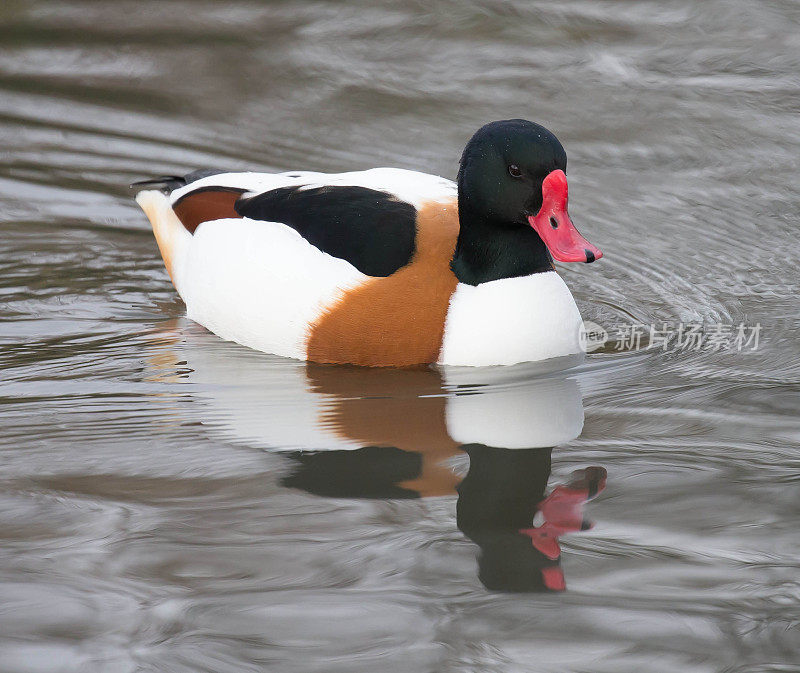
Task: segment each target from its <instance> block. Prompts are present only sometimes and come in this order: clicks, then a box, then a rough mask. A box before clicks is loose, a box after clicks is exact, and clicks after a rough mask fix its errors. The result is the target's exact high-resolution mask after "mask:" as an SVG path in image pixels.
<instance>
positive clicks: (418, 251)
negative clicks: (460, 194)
mask: <svg viewBox="0 0 800 673" xmlns="http://www.w3.org/2000/svg"><path fill="white" fill-rule="evenodd" d="M187 177H188V178H191V177H192V176H187ZM181 180H182V179H180V178H177V179H174V181H172V182H170V181H167V184H168V186H169V187H171V188H172V189H171V191H169V193H168V194H166V195H165V194H164V193H162V192H161V191H154V190H148V191H143V192H141V193H140V194H139V195H138V197H137V201H138V202H139V204H140V205H141V206H142V208H143V209H144V211H145V213H146V214H147V215H148V217H149V219H150V221H151V223H152V225H153V228H154V231H155V234H156V239H157V240H158V244H159V248H160V249H161V253H162V256H163V257H164V262H165V264H166V266H167V270H168V271H169V273H170V276H171V277H172V280H173V283H174V284H175V287H176V289H177V290H178V292H179V293H180V295H181V297H182V298H183V300H184V301H185V303H186V306H187V313H188V315H189V317H190V318H192V319H193V320H195V321H197V322H199V323H200V324H202V325H204V326H205V327H207V328H208V329H210V330H211V331H213V332H215V333H216V334H218V335H219V336H221V337H223V338H226V339H229V340H232V341H236V342H238V343H241V344H243V345H246V346H249V347H252V348H256V349H258V350H262V351H265V352H269V353H274V354H277V355H283V356H288V357H294V358H299V359H308V360H314V361H317V362H335V363H350V364H360V365H373V366H376V365H377V366H381V365H382V366H404V365H413V364H421V363H429V362H434V361H436V360H437V357H438V354H439V352H440V350H441V346H442V339H443V333H444V325H445V320H446V316H447V310H448V305H449V302H450V297H451V295H452V294H453V291H454V290H455V287H456V284H457V280H456V278H455V276H454V275H453V273H452V272H451V270H450V265H449V262H450V259H451V257H452V254H453V249H454V246H455V242H456V238H457V236H458V212H457V206H456V199H455V195H456V192H455V185H454V184H453V183H452V182H450V181H448V180H445V179H443V178H439V177H436V176H432V175H426V174H423V173H416V172H413V171H404V170H400V169H373V170H370V171H361V172H355V173H342V174H336V175H327V174H322V173H307V172H306V173H301V172H295V173H282V174H263V173H221V174H215V175H205V176H202V177H199V179H196V180H187V184H181Z"/></svg>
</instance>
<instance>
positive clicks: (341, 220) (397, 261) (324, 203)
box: [235, 186, 417, 276]
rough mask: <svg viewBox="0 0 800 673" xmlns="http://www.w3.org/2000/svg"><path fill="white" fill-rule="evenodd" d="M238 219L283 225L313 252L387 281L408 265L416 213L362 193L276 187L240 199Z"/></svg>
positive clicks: (386, 196)
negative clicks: (342, 260) (308, 245)
mask: <svg viewBox="0 0 800 673" xmlns="http://www.w3.org/2000/svg"><path fill="white" fill-rule="evenodd" d="M235 209H236V212H237V213H238V214H239V215H241V216H242V217H248V218H251V219H254V220H265V221H269V222H281V223H283V224H285V225H287V226H289V227H291V228H292V229H294V230H296V231H297V232H298V233H299V234H300V235H301V236H302V237H303V238H305V239H306V240H307V241H308V242H309V243H311V244H312V245H313V246H315V247H317V248H319V249H320V250H322V252H325V253H327V254H329V255H332V256H333V257H339V258H340V259H345V260H347V261H348V262H350V263H351V264H352V265H353V266H354V267H356V268H357V269H358V270H359V271H361V272H362V273H365V274H366V275H368V276H389V275H391V274H393V273H394V272H395V271H397V270H398V269H399V268H401V267H403V266H405V265H406V264H408V263H409V262H410V261H411V258H412V257H413V255H414V249H415V240H416V231H417V230H416V217H417V211H416V209H415V208H414V206H412V205H411V204H410V203H406V202H404V201H398V200H397V199H396V198H395V197H394V196H392V195H391V194H387V193H386V192H381V191H377V190H375V189H367V188H366V187H345V186H342V187H339V186H326V187H313V188H310V189H304V188H302V187H280V188H278V189H273V190H270V191H268V192H264V193H263V194H258V195H257V196H252V197H249V198H243V199H239V200H238V201H237V202H236V205H235Z"/></svg>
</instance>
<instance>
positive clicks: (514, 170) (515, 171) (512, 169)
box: [508, 164, 522, 178]
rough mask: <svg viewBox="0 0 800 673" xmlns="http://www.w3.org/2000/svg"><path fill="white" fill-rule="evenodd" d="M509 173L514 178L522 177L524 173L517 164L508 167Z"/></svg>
mask: <svg viewBox="0 0 800 673" xmlns="http://www.w3.org/2000/svg"><path fill="white" fill-rule="evenodd" d="M508 173H509V175H511V177H512V178H520V177H522V171H521V170H520V169H519V166H517V164H511V165H510V166H509V167H508Z"/></svg>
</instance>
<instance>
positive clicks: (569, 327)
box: [439, 271, 582, 367]
mask: <svg viewBox="0 0 800 673" xmlns="http://www.w3.org/2000/svg"><path fill="white" fill-rule="evenodd" d="M580 326H581V314H580V312H579V311H578V307H577V306H576V305H575V300H574V299H573V298H572V294H571V293H570V291H569V288H568V287H567V285H566V283H564V281H563V280H562V279H561V277H560V276H559V275H558V274H557V273H556V272H555V271H548V272H545V273H535V274H532V275H530V276H522V277H519V278H504V279H502V280H494V281H491V282H489V283H482V284H480V285H477V286H473V285H466V284H464V283H459V284H458V285H457V286H456V291H455V292H454V293H453V296H452V297H451V298H450V308H449V309H448V311H447V320H446V322H445V330H444V341H443V343H442V350H441V352H440V354H439V364H444V365H466V366H473V367H482V366H488V365H512V364H516V363H518V362H534V361H538V360H547V359H549V358H555V357H560V356H564V355H572V354H575V353H581V352H582V350H581V346H580V343H579V340H578V337H579V332H580Z"/></svg>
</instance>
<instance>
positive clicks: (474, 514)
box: [183, 347, 606, 591]
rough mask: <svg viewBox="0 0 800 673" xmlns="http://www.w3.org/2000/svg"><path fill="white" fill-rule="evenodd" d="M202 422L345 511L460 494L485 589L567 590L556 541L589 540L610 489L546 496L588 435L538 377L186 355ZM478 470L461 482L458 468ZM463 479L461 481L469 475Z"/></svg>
mask: <svg viewBox="0 0 800 673" xmlns="http://www.w3.org/2000/svg"><path fill="white" fill-rule="evenodd" d="M183 357H185V358H186V360H187V365H188V367H189V369H190V372H189V374H188V378H189V379H190V380H192V381H193V382H195V383H197V384H200V385H199V386H198V391H199V392H198V393H197V394H198V396H200V397H202V398H203V400H204V402H205V404H203V405H202V407H203V412H202V414H203V418H202V419H201V420H202V421H203V423H204V424H206V425H207V426H208V427H209V428H210V429H212V430H213V432H215V433H218V434H222V435H223V436H225V437H226V439H228V440H233V441H237V442H242V443H246V444H248V445H257V446H261V447H263V448H268V449H270V450H273V451H274V450H280V451H283V452H285V453H286V455H288V456H289V457H290V458H291V462H292V468H291V469H290V470H289V472H288V474H287V475H286V476H285V477H284V478H283V480H282V483H283V485H284V486H286V487H289V488H297V489H302V490H304V491H307V492H308V493H312V494H315V495H319V496H325V497H336V498H387V499H388V498H398V499H399V498H424V497H432V496H447V495H454V494H456V493H457V494H458V500H457V524H458V528H459V529H460V530H461V531H462V532H463V533H464V534H465V535H466V536H467V537H468V538H469V539H471V540H472V541H473V542H475V543H476V544H477V545H478V546H479V547H480V554H479V561H478V562H479V577H480V580H481V582H482V583H483V584H484V585H485V586H486V587H487V588H489V589H492V590H502V591H540V590H553V591H559V590H563V589H564V588H565V580H564V576H563V574H562V571H561V567H560V559H561V549H560V546H559V538H560V537H561V536H562V535H564V534H567V533H573V532H578V531H581V530H585V529H586V528H587V527H588V524H587V523H586V521H585V519H584V515H583V505H584V503H586V501H587V500H589V499H591V498H593V497H594V496H595V495H596V494H597V493H599V492H600V491H601V490H602V489H603V488H604V486H605V479H606V472H605V470H604V469H603V468H601V467H588V468H586V469H583V470H579V471H577V472H575V473H573V474H572V476H571V477H570V479H569V480H568V482H567V483H565V484H560V485H556V486H554V487H551V489H550V491H549V493H548V488H547V487H548V480H549V478H550V460H551V451H552V447H554V446H557V445H559V444H563V443H566V442H568V441H570V440H572V439H573V438H575V437H577V436H578V435H579V434H580V432H581V430H582V427H583V408H582V404H581V396H580V392H579V389H578V386H577V384H576V382H575V381H574V380H572V379H571V378H569V377H568V376H565V375H563V374H561V375H559V374H554V373H549V374H548V373H547V372H546V371H544V370H542V368H541V367H535V366H532V365H528V366H520V367H510V368H508V367H507V368H495V369H472V368H470V369H450V370H446V371H439V370H431V369H418V370H379V369H364V368H354V367H338V366H324V365H312V364H303V363H296V362H292V361H286V360H281V359H278V358H268V357H264V356H261V355H260V354H254V353H251V352H245V351H240V350H238V349H235V348H230V347H225V348H205V347H202V348H197V349H194V348H192V349H191V352H190V353H183ZM464 454H466V455H467V456H469V469H468V471H467V474H466V476H459V475H458V474H457V472H456V470H454V469H453V463H456V464H458V463H459V462H460V463H461V464H463V462H464V461H459V460H458V457H463V456H464ZM462 475H463V471H462Z"/></svg>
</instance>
